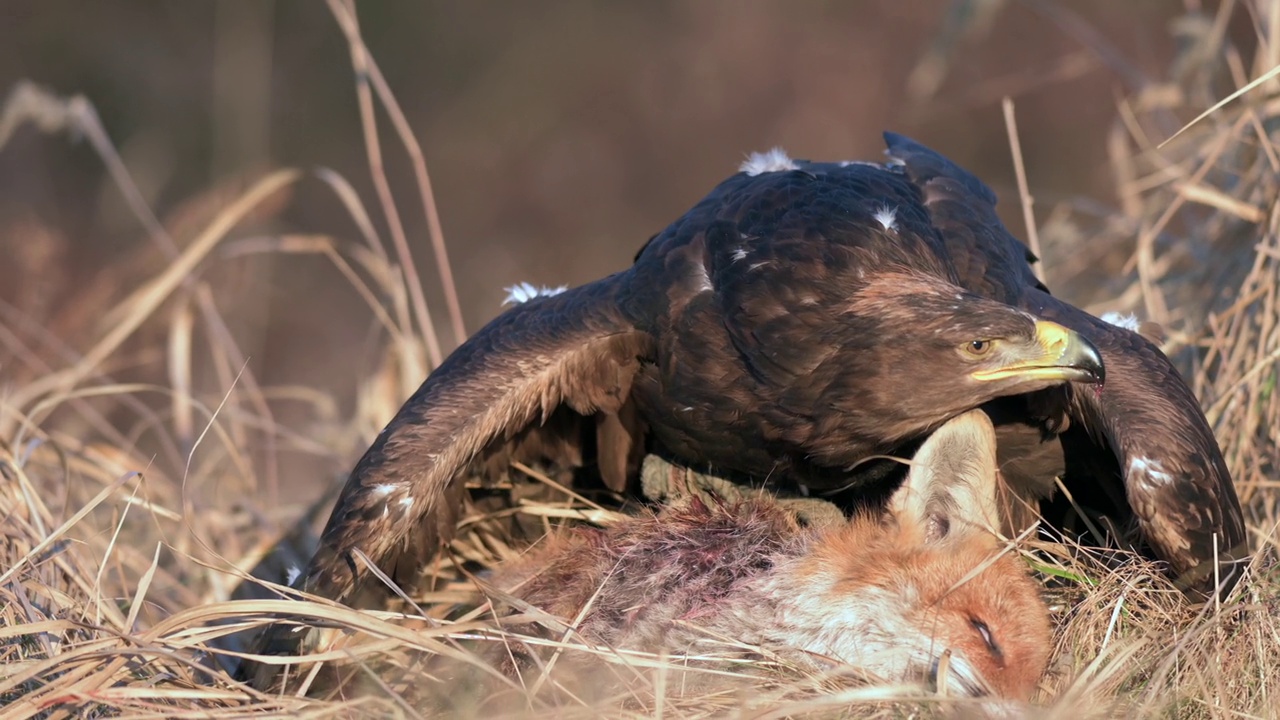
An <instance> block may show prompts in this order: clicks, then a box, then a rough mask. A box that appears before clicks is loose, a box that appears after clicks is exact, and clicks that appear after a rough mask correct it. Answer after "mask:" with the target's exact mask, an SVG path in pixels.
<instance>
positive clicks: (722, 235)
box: [267, 133, 1245, 652]
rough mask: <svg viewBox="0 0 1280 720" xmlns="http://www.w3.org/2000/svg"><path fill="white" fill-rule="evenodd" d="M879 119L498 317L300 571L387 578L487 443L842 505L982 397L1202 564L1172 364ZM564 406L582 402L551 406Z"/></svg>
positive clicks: (433, 381)
mask: <svg viewBox="0 0 1280 720" xmlns="http://www.w3.org/2000/svg"><path fill="white" fill-rule="evenodd" d="M885 139H886V142H887V145H888V152H887V155H888V161H887V162H885V163H868V162H807V161H800V160H793V159H791V158H789V157H787V156H786V155H785V154H783V153H782V152H780V151H775V152H771V153H766V154H760V155H755V156H752V158H751V159H750V160H749V161H748V162H746V163H744V165H743V167H742V169H741V170H740V171H739V172H738V173H736V174H734V175H733V176H731V177H729V178H728V179H726V180H724V181H723V182H721V183H720V184H719V185H718V186H717V187H716V188H715V189H713V190H712V191H711V192H710V194H708V195H707V196H706V197H705V198H703V199H702V200H701V201H700V202H698V203H697V204H696V205H695V206H694V207H693V208H692V209H690V210H689V211H688V212H686V213H685V214H684V215H683V216H682V217H680V218H679V219H678V220H676V221H675V222H674V223H672V224H671V225H670V226H668V227H667V228H666V229H665V230H663V231H662V232H661V233H659V234H657V235H655V236H653V237H652V238H651V239H650V241H649V242H648V243H647V244H646V245H645V246H644V247H643V248H642V249H641V250H640V252H639V253H638V255H637V256H636V258H635V263H634V264H633V265H632V266H631V267H630V268H627V269H626V270H623V271H621V272H618V273H615V274H613V275H610V276H608V277H606V278H603V279H601V280H597V281H595V282H592V283H588V284H586V285H582V286H579V287H576V288H573V289H569V290H566V291H563V292H559V293H555V294H551V293H548V294H539V295H538V296H536V297H532V298H529V299H527V301H525V302H522V303H519V304H517V305H516V306H515V307H512V308H510V309H509V310H507V311H505V312H504V313H502V314H501V315H499V316H498V317H497V318H495V319H494V320H493V321H491V322H490V323H489V324H488V325H487V326H485V327H484V328H483V329H482V330H480V331H479V332H477V333H476V334H475V335H474V336H472V337H471V338H469V339H468V340H467V341H466V342H465V343H463V344H462V345H461V346H460V347H459V348H458V349H457V350H455V351H454V352H453V353H452V354H451V355H450V356H449V357H448V358H447V359H446V360H445V361H444V363H442V364H441V365H440V367H438V368H437V369H436V370H435V371H434V372H432V373H431V375H430V376H429V377H428V378H427V379H426V381H425V382H424V383H423V384H422V386H421V387H420V388H419V389H418V391H417V392H415V393H414V394H413V396H412V397H410V398H409V399H408V401H406V402H405V404H404V405H403V407H402V408H401V409H400V411H399V412H398V413H397V414H396V416H395V417H394V418H393V419H392V420H391V421H390V423H388V425H387V426H386V428H385V429H384V430H383V431H382V432H381V434H379V435H378V437H377V439H376V440H374V442H373V444H372V445H371V446H370V447H369V449H368V451H367V452H366V453H365V454H364V456H363V457H362V458H361V459H360V461H359V462H358V463H357V465H356V466H355V469H354V470H353V471H352V472H351V475H350V477H349V479H348V480H347V483H346V486H345V487H344V489H343V490H342V492H341V495H340V497H339V499H338V501H337V505H336V507H335V508H334V510H333V513H332V515H331V517H330V518H329V521H328V524H327V526H326V528H325V530H324V532H323V535H322V537H321V541H320V546H319V549H318V550H317V552H316V553H315V556H314V557H313V558H312V559H311V561H310V563H309V564H308V566H307V567H306V568H305V569H303V571H302V574H301V576H300V580H299V581H298V583H297V586H298V587H299V588H300V589H302V590H305V591H307V592H311V593H315V594H318V595H321V596H325V597H329V598H333V599H336V600H340V601H343V602H348V603H357V602H359V600H358V593H359V592H360V591H362V590H366V589H369V588H370V587H376V586H378V585H379V584H380V581H379V580H378V579H377V578H375V577H374V576H373V574H372V573H370V572H368V569H367V568H366V567H365V566H364V565H363V560H361V559H359V558H358V557H357V554H358V553H356V552H353V551H359V552H360V553H363V554H364V555H365V556H366V557H367V558H369V559H370V560H371V561H372V562H373V563H375V564H376V565H377V566H378V567H379V568H380V569H381V570H382V571H384V572H385V573H387V574H388V575H389V576H390V577H391V578H392V579H394V580H396V581H397V582H400V583H409V582H411V581H412V579H413V577H414V576H415V575H416V574H417V573H418V572H419V571H420V570H421V568H422V566H423V564H424V563H425V562H426V561H427V560H428V559H429V558H430V557H431V556H432V555H433V554H434V553H435V552H436V551H437V550H438V548H439V545H440V543H441V542H442V541H444V540H446V539H448V537H449V535H450V534H451V532H452V529H453V526H454V523H455V522H456V520H457V516H458V512H459V508H460V507H461V503H462V491H463V490H462V485H463V483H462V482H461V480H460V478H461V477H462V476H463V475H465V474H467V473H474V472H481V473H483V472H485V471H486V469H489V470H492V469H493V468H495V467H498V466H499V465H505V462H494V459H495V458H498V459H500V460H505V459H509V458H511V457H513V456H517V457H519V456H521V453H524V454H525V456H527V455H529V454H534V455H537V454H541V455H543V456H544V457H543V459H549V460H552V461H556V460H559V461H562V462H572V463H579V464H584V465H593V466H594V468H595V469H596V470H597V471H598V473H599V476H600V477H601V478H602V479H603V480H604V482H605V483H606V484H607V485H608V486H610V487H611V488H614V489H617V490H621V489H624V488H626V487H627V486H628V485H629V483H631V482H632V481H633V480H634V478H635V475H636V471H637V467H638V465H639V461H640V459H641V458H642V457H643V455H644V454H645V453H646V452H657V453H659V454H662V455H665V456H667V457H668V458H670V459H672V460H674V461H676V462H679V463H681V464H683V465H686V466H688V467H691V468H696V469H698V470H700V471H711V472H714V473H717V474H719V475H721V476H724V477H729V478H742V479H749V480H751V481H753V482H755V483H757V484H759V483H766V484H768V485H772V486H775V487H783V488H791V489H800V490H803V491H805V492H827V493H832V496H833V497H837V498H844V499H845V500H846V501H847V502H848V503H855V502H857V501H859V500H867V499H877V500H880V499H883V498H885V497H887V496H888V494H889V492H891V491H892V489H893V487H892V486H893V483H894V482H895V481H900V479H901V474H895V471H894V468H899V469H900V467H901V466H900V464H897V463H893V462H888V461H874V460H873V461H870V462H867V460H868V458H872V457H873V456H882V455H898V456H903V455H906V456H909V455H910V453H911V452H912V451H913V450H914V448H915V447H918V445H919V443H920V442H921V441H922V439H923V438H925V437H926V436H927V435H928V434H929V433H930V432H931V431H932V430H934V429H936V428H937V427H939V426H940V425H942V424H943V423H944V422H945V421H947V420H948V419H949V418H952V417H955V416H957V415H959V414H961V413H963V412H965V411H968V410H971V409H973V408H976V407H980V406H985V409H988V411H989V412H990V414H991V415H992V417H993V418H994V419H995V421H996V425H997V431H998V433H999V437H1001V438H1002V440H1001V442H1002V443H1004V439H1003V438H1005V437H1009V438H1014V439H1017V441H1016V442H1015V441H1014V440H1010V442H1009V443H1008V444H1007V447H1008V448H1011V449H1012V450H1009V449H1005V448H1002V449H1003V450H1004V453H1003V457H1002V462H1005V461H1006V460H1008V461H1010V462H1009V463H1008V468H1020V469H1018V470H1016V471H1015V472H1014V474H1015V475H1016V474H1017V473H1019V472H1020V473H1023V474H1030V475H1035V474H1036V473H1039V472H1046V471H1045V470H1044V468H1045V467H1049V466H1051V465H1052V464H1054V463H1059V464H1061V465H1063V469H1064V470H1065V477H1066V482H1067V485H1068V487H1072V488H1076V490H1077V491H1076V493H1075V494H1076V495H1079V496H1081V497H1083V498H1085V499H1088V500H1090V501H1094V502H1100V503H1101V502H1106V501H1110V502H1112V503H1113V504H1116V505H1117V506H1119V507H1122V508H1124V509H1125V510H1131V515H1132V517H1133V518H1135V519H1136V522H1137V525H1138V527H1139V529H1140V531H1141V536H1142V537H1143V538H1144V540H1145V542H1146V543H1147V544H1148V545H1149V549H1150V550H1151V551H1152V552H1153V553H1154V555H1155V556H1156V557H1158V558H1160V559H1162V560H1165V561H1167V563H1168V564H1169V566H1170V567H1171V569H1172V571H1173V572H1174V573H1176V574H1180V575H1184V576H1188V577H1190V578H1191V580H1190V581H1189V582H1190V584H1191V585H1193V586H1199V585H1200V584H1203V583H1204V582H1205V579H1206V578H1208V579H1209V580H1212V579H1213V577H1214V574H1213V572H1212V571H1211V570H1206V563H1208V564H1210V565H1211V564H1212V563H1213V562H1214V561H1215V559H1216V558H1217V556H1216V555H1215V550H1217V551H1220V552H1221V553H1225V555H1224V557H1228V558H1229V557H1231V553H1232V552H1235V553H1236V556H1237V557H1238V556H1239V555H1240V551H1239V548H1238V546H1241V545H1243V542H1244V539H1245V537H1244V528H1243V522H1242V518H1241V511H1240V507H1239V501H1238V500H1237V498H1236V495H1235V491H1234V489H1233V487H1232V483H1231V478H1230V476H1229V473H1228V471H1227V468H1226V466H1225V464H1224V462H1223V459H1222V455H1221V452H1220V450H1219V448H1218V446H1217V444H1216V442H1215V440H1214V436H1213V434H1212V432H1211V430H1210V428H1209V426H1208V424H1207V422H1206V420H1205V418H1204V415H1203V414H1202V412H1201V410H1200V407H1199V405H1198V403H1197V402H1196V399H1195V397H1194V396H1193V395H1192V393H1191V392H1190V390H1189V389H1188V387H1187V385H1186V384H1185V383H1184V382H1183V381H1182V379H1181V378H1180V377H1179V375H1178V373H1177V372H1176V370H1175V369H1174V367H1173V366H1172V365H1171V364H1170V362H1169V361H1168V359H1167V358H1166V357H1165V356H1164V355H1163V354H1162V353H1161V352H1160V350H1159V349H1158V348H1156V347H1155V346H1154V345H1153V344H1152V343H1151V342H1149V341H1148V340H1147V339H1146V338H1144V337H1143V336H1141V335H1139V334H1137V333H1135V332H1131V331H1130V330H1127V329H1124V328H1122V327H1118V326H1116V325H1112V324H1109V323H1106V322H1103V321H1101V320H1099V319H1097V318H1094V317H1092V316H1090V315H1088V314H1087V313H1085V312H1083V311H1081V310H1079V309H1077V308H1075V307H1072V306H1071V305H1069V304H1067V303H1065V302H1063V301H1061V300H1059V299H1057V298H1055V297H1053V296H1052V295H1050V294H1049V291H1048V290H1047V288H1045V287H1044V285H1042V284H1041V283H1040V282H1039V281H1037V279H1036V277H1035V275H1034V274H1033V272H1032V269H1031V263H1032V262H1035V261H1036V258H1035V257H1034V256H1032V254H1031V253H1030V252H1029V251H1028V249H1027V247H1026V246H1025V245H1024V244H1023V243H1021V242H1020V241H1019V240H1017V239H1016V238H1014V237H1013V236H1012V235H1011V234H1010V233H1009V232H1008V230H1006V229H1005V227H1004V226H1003V225H1002V224H1001V222H1000V221H999V219H998V218H997V215H996V212H995V204H996V198H995V195H994V194H993V193H992V192H991V190H990V189H988V188H987V187H986V186H985V185H984V184H983V183H982V182H980V181H979V180H978V179H977V178H975V177H974V176H972V175H971V174H969V173H968V172H967V171H965V170H963V169H961V168H960V167H957V166H956V165H955V164H953V163H952V162H951V161H949V160H947V159H946V158H944V157H943V156H941V155H939V154H938V153H936V152H934V151H932V150H930V149H928V148H926V147H923V146H921V145H919V144H917V143H915V142H914V141H912V140H909V139H907V138H905V137H902V136H900V135H895V134H890V133H886V135H885ZM1104 368H1105V370H1104ZM565 414H568V415H570V416H572V417H573V418H574V419H575V420H576V424H573V423H570V424H569V425H566V424H565V423H560V422H552V423H548V422H547V421H548V419H550V418H552V417H553V416H556V417H562V416H563V415H565ZM566 427H568V428H570V429H569V430H568V431H566V429H565V428H566ZM554 433H559V437H557V438H548V435H550V434H554ZM566 433H567V434H566ZM1028 433H1030V434H1031V440H1030V441H1029V442H1028V441H1027V437H1028ZM1046 450H1048V451H1049V452H1046ZM1010 452H1016V453H1025V454H1026V455H1027V457H1025V458H1016V457H1012V458H1011V457H1009V453H1010ZM1043 457H1048V458H1049V465H1046V464H1045V463H1043V462H1041V459H1042V458H1043ZM1018 460H1025V462H1021V463H1019V462H1017V461H1018ZM1008 474H1009V472H1008V471H1007V472H1006V475H1008ZM1010 480H1011V481H1012V482H1024V483H1031V484H1032V485H1036V484H1037V483H1038V484H1039V485H1040V486H1043V485H1044V483H1045V482H1046V481H1047V482H1049V483H1052V475H1050V476H1049V477H1048V478H1044V477H1027V478H1017V477H1014V478H1010ZM1073 483H1074V484H1073ZM1050 486H1051V485H1050ZM1121 490H1123V492H1121ZM1077 499H1079V498H1077ZM1229 570H1230V568H1226V569H1222V570H1221V572H1220V573H1219V576H1220V577H1224V576H1229V575H1230V572H1229ZM276 636H277V637H276V640H277V641H278V640H280V637H279V636H280V634H279V633H277V634H276ZM293 637H297V636H296V635H294V636H293ZM291 644H292V643H291ZM272 646H273V644H272V642H270V641H269V642H268V643H267V651H268V652H271V647H272Z"/></svg>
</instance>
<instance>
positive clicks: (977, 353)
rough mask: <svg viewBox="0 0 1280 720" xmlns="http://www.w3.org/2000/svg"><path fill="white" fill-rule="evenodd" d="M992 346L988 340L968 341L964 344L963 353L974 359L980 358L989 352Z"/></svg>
mask: <svg viewBox="0 0 1280 720" xmlns="http://www.w3.org/2000/svg"><path fill="white" fill-rule="evenodd" d="M994 344H995V343H993V342H992V341H990V340H970V341H969V342H967V343H965V346H964V351H965V352H967V353H969V354H970V355H972V356H974V357H982V356H983V355H986V354H987V353H989V352H991V346H992V345H994Z"/></svg>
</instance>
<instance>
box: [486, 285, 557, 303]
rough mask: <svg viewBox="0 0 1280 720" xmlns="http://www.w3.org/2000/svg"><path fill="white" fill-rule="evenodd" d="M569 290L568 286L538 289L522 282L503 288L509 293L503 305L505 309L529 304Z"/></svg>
mask: <svg viewBox="0 0 1280 720" xmlns="http://www.w3.org/2000/svg"><path fill="white" fill-rule="evenodd" d="M568 289H569V286H568V285H561V286H559V287H546V286H545V285H544V286H543V287H536V286H534V285H532V284H531V283H527V282H522V283H520V284H518V285H512V286H511V287H507V288H503V290H506V291H507V297H506V299H505V300H503V301H502V305H503V307H506V306H507V305H519V304H520V303H527V302H529V301H530V300H532V299H534V298H538V297H551V296H553V295H559V294H560V293H562V292H564V291H565V290H568Z"/></svg>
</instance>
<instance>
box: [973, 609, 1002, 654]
mask: <svg viewBox="0 0 1280 720" xmlns="http://www.w3.org/2000/svg"><path fill="white" fill-rule="evenodd" d="M969 623H970V624H971V625H973V629H974V630H977V631H978V634H979V635H981V636H982V641H983V642H985V643H986V644H987V649H988V650H990V651H991V654H992V655H995V656H996V657H997V658H999V657H1003V656H1004V653H1003V652H1002V651H1001V650H1000V646H999V645H997V644H996V639H995V636H993V635H992V634H991V628H989V627H987V624H986V623H984V622H982V621H981V620H979V619H977V618H971V619H970V620H969Z"/></svg>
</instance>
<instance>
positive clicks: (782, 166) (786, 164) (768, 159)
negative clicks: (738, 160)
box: [738, 147, 800, 176]
mask: <svg viewBox="0 0 1280 720" xmlns="http://www.w3.org/2000/svg"><path fill="white" fill-rule="evenodd" d="M799 167H800V166H799V165H796V161H795V160H792V159H791V157H790V156H789V155H787V151H786V150H783V149H782V148H780V147H776V148H773V149H772V150H769V151H768V152H762V153H759V152H753V153H751V154H750V155H749V156H747V159H746V160H744V161H743V162H742V164H741V165H739V166H738V171H739V172H744V173H746V174H748V175H751V176H755V175H759V174H760V173H767V172H783V171H786V170H795V169H797V168H799Z"/></svg>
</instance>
